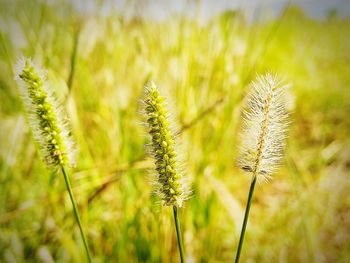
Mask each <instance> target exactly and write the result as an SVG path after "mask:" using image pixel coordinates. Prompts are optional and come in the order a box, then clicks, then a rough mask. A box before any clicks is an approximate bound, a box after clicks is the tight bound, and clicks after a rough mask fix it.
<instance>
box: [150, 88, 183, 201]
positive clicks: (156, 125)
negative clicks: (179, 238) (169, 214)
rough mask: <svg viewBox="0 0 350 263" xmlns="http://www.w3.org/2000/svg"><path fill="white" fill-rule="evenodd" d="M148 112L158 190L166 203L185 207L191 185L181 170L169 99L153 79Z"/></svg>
mask: <svg viewBox="0 0 350 263" xmlns="http://www.w3.org/2000/svg"><path fill="white" fill-rule="evenodd" d="M145 89H146V90H145V98H144V106H145V115H146V118H147V123H148V127H149V134H150V136H151V138H152V142H151V150H152V153H153V156H154V158H155V164H156V171H157V179H156V181H157V182H156V185H157V193H158V194H159V195H160V197H161V199H162V200H163V203H164V205H177V206H179V207H181V206H182V204H183V201H184V200H186V199H187V198H188V190H187V189H188V188H187V186H186V183H185V180H184V177H183V176H182V175H181V174H180V173H179V171H178V161H177V159H176V156H177V155H176V152H175V150H174V143H175V138H174V135H173V133H172V132H171V130H170V128H169V122H168V119H169V114H168V111H167V110H166V108H165V99H164V97H162V96H160V95H159V91H158V88H157V86H156V85H155V84H154V83H153V82H151V83H150V84H149V86H146V88H145Z"/></svg>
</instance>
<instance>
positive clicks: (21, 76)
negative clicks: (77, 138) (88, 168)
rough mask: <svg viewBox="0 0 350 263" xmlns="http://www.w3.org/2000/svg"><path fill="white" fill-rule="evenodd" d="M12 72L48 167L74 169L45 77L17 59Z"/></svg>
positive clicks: (26, 61) (64, 129) (59, 113)
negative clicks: (14, 73) (61, 166)
mask: <svg viewBox="0 0 350 263" xmlns="http://www.w3.org/2000/svg"><path fill="white" fill-rule="evenodd" d="M15 70H16V77H15V79H16V81H17V82H18V85H19V88H20V92H21V95H22V98H23V101H24V106H25V110H26V112H27V113H28V119H29V123H30V126H31V129H32V131H33V134H34V136H35V139H36V141H37V142H38V144H39V147H40V151H41V152H42V155H43V158H44V159H45V161H46V163H47V165H49V166H58V165H69V166H74V154H75V150H74V147H73V142H72V140H71V136H70V132H69V130H68V128H67V123H66V121H64V118H63V116H62V109H61V107H59V103H58V102H57V100H56V99H55V97H54V96H53V94H52V92H51V91H50V89H49V88H48V87H47V86H46V81H45V73H44V72H43V71H42V70H40V69H37V68H36V67H35V65H34V64H33V63H32V61H31V60H30V59H27V58H23V59H20V60H19V62H18V63H17V65H16V68H15Z"/></svg>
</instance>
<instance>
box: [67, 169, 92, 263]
mask: <svg viewBox="0 0 350 263" xmlns="http://www.w3.org/2000/svg"><path fill="white" fill-rule="evenodd" d="M61 170H62V173H63V176H64V180H65V182H66V186H67V190H68V193H69V197H70V200H71V201H72V205H73V210H74V215H75V219H76V220H77V223H78V226H79V230H80V234H81V237H82V239H83V243H84V247H85V251H86V255H87V258H88V261H89V263H91V262H92V260H91V254H90V250H89V246H88V244H87V242H86V238H85V234H84V231H83V228H82V226H81V222H80V216H79V212H78V208H77V205H76V203H75V199H74V196H73V192H72V187H71V185H70V181H69V178H68V175H67V173H66V171H65V169H64V167H63V166H61Z"/></svg>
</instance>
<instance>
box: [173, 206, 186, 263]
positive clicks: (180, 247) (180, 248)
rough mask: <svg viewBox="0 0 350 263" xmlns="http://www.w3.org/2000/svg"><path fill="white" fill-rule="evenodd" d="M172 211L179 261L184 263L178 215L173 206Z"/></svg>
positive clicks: (175, 207)
mask: <svg viewBox="0 0 350 263" xmlns="http://www.w3.org/2000/svg"><path fill="white" fill-rule="evenodd" d="M173 210H174V220H175V226H176V235H177V244H178V246H179V252H180V259H181V263H184V262H185V258H184V249H183V243H182V235H181V228H180V222H179V214H178V211H177V206H176V205H174V206H173Z"/></svg>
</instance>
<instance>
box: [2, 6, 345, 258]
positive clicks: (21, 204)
mask: <svg viewBox="0 0 350 263" xmlns="http://www.w3.org/2000/svg"><path fill="white" fill-rule="evenodd" d="M90 2H91V1H90ZM110 2H112V1H110ZM110 2H108V1H96V2H95V3H94V5H92V6H93V8H90V11H89V12H87V11H82V10H80V9H79V8H77V6H79V5H75V4H74V3H75V2H72V3H70V1H38V0H33V1H25V0H23V1H20V0H16V1H5V0H2V1H0V25H1V29H0V101H1V103H0V118H1V119H0V120H1V123H0V124H1V125H0V145H1V147H0V182H1V185H0V262H84V261H85V254H84V251H83V245H82V242H81V238H80V236H79V232H78V228H77V226H76V224H75V221H74V217H73V215H72V209H71V204H70V201H69V197H68V195H67V193H66V190H65V185H64V180H63V177H62V175H61V174H60V173H56V172H55V171H50V170H47V169H46V167H45V165H44V164H43V163H42V161H41V160H40V156H39V153H38V152H37V150H36V148H35V144H34V143H33V140H32V135H31V133H30V130H29V129H28V125H27V123H26V120H25V116H24V114H23V108H22V104H21V100H20V98H19V96H18V89H17V86H16V83H15V81H14V80H13V78H14V72H13V67H14V64H15V62H16V59H17V58H18V57H19V56H21V55H25V56H29V57H31V58H32V59H33V60H34V61H35V62H37V63H38V64H39V65H41V66H42V67H43V68H45V69H47V76H48V81H49V83H50V86H51V87H52V89H54V90H55V93H56V94H57V96H58V97H59V98H60V99H61V101H62V104H63V105H64V107H65V108H66V112H67V114H68V116H69V118H70V119H71V123H72V133H73V136H74V138H75V140H76V143H77V146H78V148H79V153H78V157H77V167H76V168H75V169H72V170H71V171H70V176H71V180H72V184H73V187H74V193H75V196H76V198H77V202H78V204H79V207H80V211H81V216H82V221H83V225H84V227H85V229H86V231H87V234H88V241H89V244H90V247H91V249H92V253H93V255H94V260H95V262H178V261H179V257H178V250H177V244H176V235H175V227H174V224H173V218H172V211H171V209H170V208H164V207H160V206H159V205H156V204H155V198H154V197H153V196H152V194H151V191H152V189H151V187H150V185H149V183H148V174H149V172H150V169H151V168H152V160H150V159H148V158H146V150H145V147H144V144H145V143H147V142H148V137H147V134H146V129H145V127H144V126H143V125H142V124H141V122H142V121H143V120H142V117H141V116H140V114H139V111H140V103H139V100H140V97H141V95H142V90H143V86H144V84H145V83H147V81H149V80H151V79H153V80H154V81H155V82H156V83H158V84H159V86H160V88H161V91H162V92H163V93H165V94H166V95H167V96H168V97H169V98H170V99H171V104H172V110H173V113H174V114H173V118H174V120H175V121H176V122H177V124H178V129H179V131H180V132H179V137H178V139H179V141H181V146H182V147H181V148H182V150H181V155H182V156H183V159H184V164H183V165H184V167H185V169H186V173H187V175H188V176H189V177H190V178H191V180H192V189H193V196H192V198H191V199H190V200H189V201H188V202H187V203H186V204H185V207H184V209H181V215H180V216H181V222H182V229H183V232H184V242H185V249H186V257H187V259H188V261H189V262H232V261H233V259H234V256H235V251H236V247H237V244H238V238H239V231H240V227H241V222H242V217H243V212H244V206H245V202H246V198H247V194H248V189H249V182H250V178H249V177H248V176H246V175H245V174H244V173H242V172H241V171H240V170H239V169H238V168H237V167H236V165H235V159H236V157H237V148H238V147H237V145H238V136H237V132H238V131H239V127H240V122H241V118H240V116H241V110H242V103H243V102H244V101H243V99H244V96H245V94H246V92H247V90H248V89H249V86H248V84H249V82H250V81H251V80H252V79H254V78H255V76H256V75H257V74H259V73H265V72H267V71H273V72H277V73H279V75H281V76H282V77H283V78H284V79H285V80H286V81H287V82H290V83H291V84H292V88H291V91H290V94H289V97H290V105H289V108H290V110H291V111H292V112H293V114H292V125H291V130H290V136H289V139H288V147H287V150H286V158H285V161H284V164H283V165H282V167H281V169H280V170H279V171H278V172H277V173H276V174H275V175H274V178H273V180H271V182H269V183H268V184H261V185H259V186H258V187H257V189H256V191H255V199H254V202H253V205H252V211H251V215H250V219H249V224H248V229H247V231H248V232H247V234H246V239H245V244H244V247H243V252H242V262H350V177H349V176H350V173H349V171H350V137H349V132H350V118H349V114H350V66H349V65H350V19H349V16H348V18H346V17H344V16H342V17H340V16H338V15H337V12H336V11H335V10H333V11H332V10H331V11H330V12H329V14H328V15H327V16H325V17H323V18H322V19H316V18H311V17H309V16H308V15H307V14H306V13H305V12H304V11H303V9H302V8H300V7H298V6H297V5H295V4H290V3H289V4H287V3H286V4H285V5H283V10H282V11H281V13H280V15H275V16H274V15H269V14H270V13H269V12H268V10H266V12H263V11H261V10H260V13H259V15H260V16H259V18H256V17H255V19H253V20H250V21H249V19H246V17H245V15H244V13H243V12H241V11H239V10H236V11H229V10H226V11H225V12H223V13H220V14H217V15H214V16H212V17H211V18H210V19H207V20H206V21H204V22H203V20H201V19H199V16H197V14H198V13H197V12H194V15H193V16H192V17H191V16H186V15H184V14H182V15H181V14H177V15H172V16H169V17H167V18H165V19H162V20H161V21H159V20H158V19H157V17H147V18H145V17H143V16H140V15H137V14H142V12H143V8H144V6H145V3H147V1H142V2H141V1H140V2H138V1H126V2H125V3H124V5H122V6H120V7H118V8H115V9H111V8H109V9H108V10H109V11H108V12H106V6H109V5H108V3H109V4H110ZM189 2H190V1H188V3H189ZM141 3H143V4H141ZM194 3H195V4H196V3H197V4H198V3H200V1H197V2H194ZM313 3H314V4H315V5H316V6H317V4H318V3H317V1H313ZM191 4H193V3H191ZM195 6H196V5H195ZM124 10H125V12H124ZM127 10H129V11H130V10H134V11H135V10H136V11H135V12H136V15H134V16H130V15H129V16H127V15H125V14H127ZM253 11H254V10H253ZM255 11H256V10H255Z"/></svg>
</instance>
